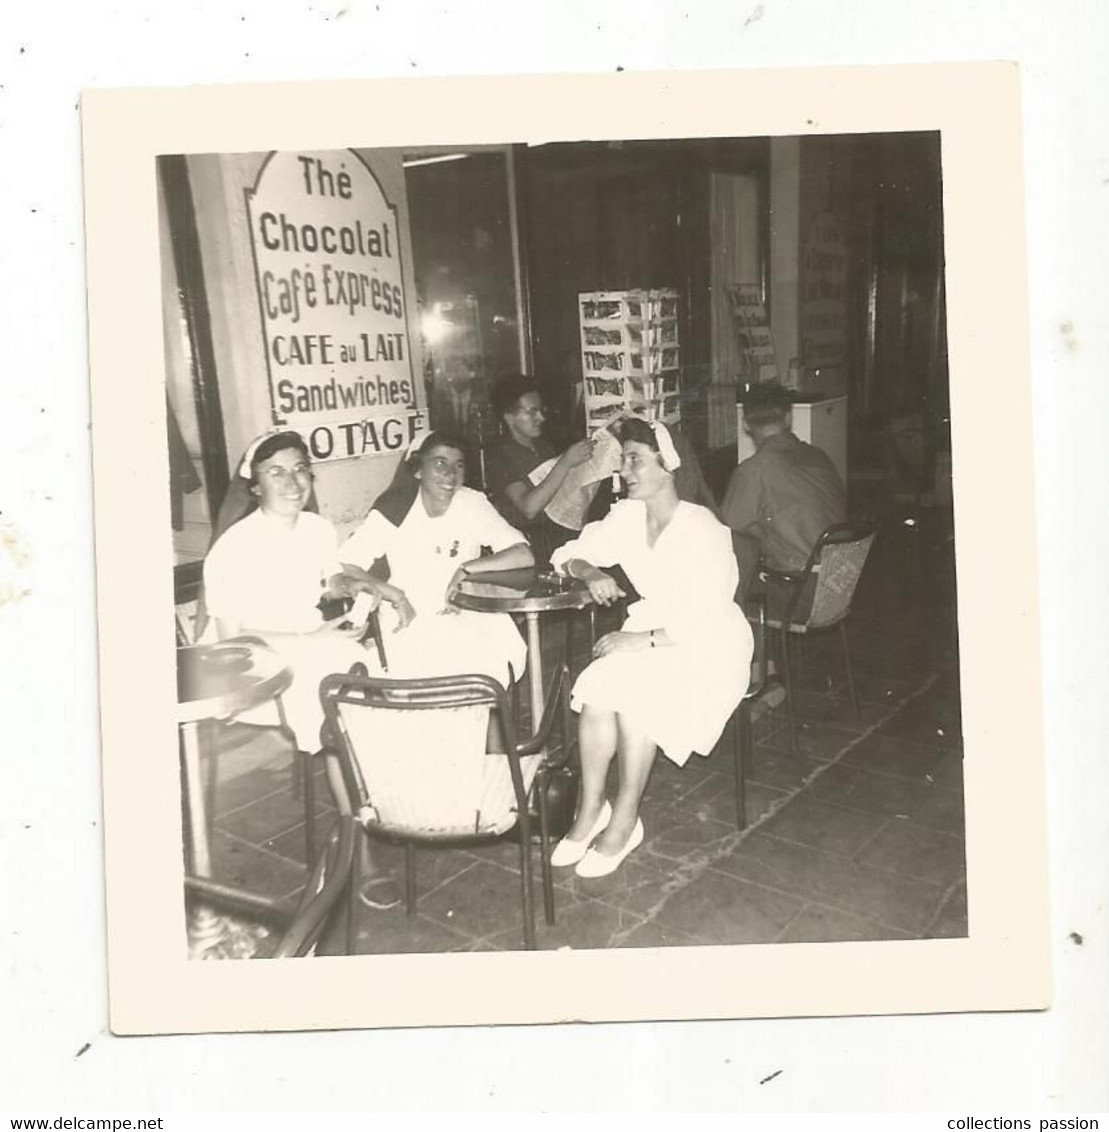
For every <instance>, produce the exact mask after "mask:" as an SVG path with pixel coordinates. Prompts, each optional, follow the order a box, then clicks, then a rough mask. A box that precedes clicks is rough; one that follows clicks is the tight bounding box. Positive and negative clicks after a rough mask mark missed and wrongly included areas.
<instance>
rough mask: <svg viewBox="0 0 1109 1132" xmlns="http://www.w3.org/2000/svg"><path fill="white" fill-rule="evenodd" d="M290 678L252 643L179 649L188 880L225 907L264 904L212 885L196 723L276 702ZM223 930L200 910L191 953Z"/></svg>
mask: <svg viewBox="0 0 1109 1132" xmlns="http://www.w3.org/2000/svg"><path fill="white" fill-rule="evenodd" d="M292 679H293V674H292V672H291V671H290V670H289V668H288V667H287V666H286V665H285V664H284V662H283V661H282V660H281V658H280V657H279V656H278V655H277V654H276V653H275V652H274V651H273V650H272V649H270V648H267V647H266V646H265V645H264V644H263V643H262V642H261V641H256V640H254V639H251V638H232V639H230V640H227V641H221V642H219V643H218V644H212V645H187V646H183V647H180V648H178V650H177V724H178V727H179V729H180V733H181V769H182V777H183V778H184V788H185V798H184V803H185V820H186V822H187V824H188V830H189V841H190V845H191V853H190V860H189V862H188V867H187V869H186V879H187V882H188V881H195V882H196V884H195V888H196V890H197V891H200V892H204V891H205V890H206V889H207V890H211V891H215V890H218V892H219V894H220V896H221V898H223V899H225V900H227V901H228V902H231V903H234V902H236V900H237V901H238V902H239V903H241V904H243V905H246V906H248V907H250V908H254V909H257V908H258V907H260V906H262V905H264V904H266V903H268V902H267V901H265V900H264V899H263V898H260V897H258V896H257V895H256V894H254V893H249V892H246V891H245V890H238V889H234V888H232V887H231V886H228V885H216V884H213V883H210V882H211V879H212V856H211V849H210V845H209V840H208V815H207V812H206V807H205V804H204V788H203V785H202V783H201V777H200V736H199V730H200V723H201V721H203V720H205V719H226V718H228V717H229V716H232V715H237V714H238V713H239V712H243V711H247V710H249V709H250V708H254V707H258V706H259V705H261V704H264V703H267V702H268V701H270V700H274V699H277V698H278V697H280V695H281V693H282V692H284V691H285V689H286V688H288V686H289V685H290V684H291V683H292ZM206 882H208V883H206ZM226 927H227V925H226V922H225V921H223V920H222V919H221V918H220V917H216V916H214V915H212V913H211V912H210V911H209V910H207V909H206V908H203V909H201V910H200V911H199V912H198V915H197V917H196V920H195V921H194V923H193V924H192V925H191V928H190V937H191V943H190V951H191V953H193V954H194V955H195V954H198V953H200V952H203V951H205V950H210V949H211V948H212V946H213V945H214V944H215V943H218V942H219V941H220V940H221V938H222V937H224V936H225V935H226Z"/></svg>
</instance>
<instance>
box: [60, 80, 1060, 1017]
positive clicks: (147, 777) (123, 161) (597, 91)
mask: <svg viewBox="0 0 1109 1132" xmlns="http://www.w3.org/2000/svg"><path fill="white" fill-rule="evenodd" d="M383 108H388V111H387V112H383ZM82 123H83V134H84V177H85V215H86V231H87V236H86V239H87V245H86V246H87V259H88V309H89V322H90V327H89V357H90V371H91V382H92V420H93V476H94V490H95V507H96V519H95V521H96V552H97V573H98V578H97V584H98V623H99V637H100V662H101V671H100V681H101V689H100V695H101V731H102V742H103V782H104V792H105V844H106V858H107V859H106V868H107V902H108V945H109V993H110V1014H111V1026H112V1030H113V1031H114V1032H115V1033H120V1034H123V1033H159V1032H162V1033H165V1032H204V1031H235V1030H270V1029H309V1028H343V1027H368V1026H375V1027H376V1026H403V1025H428V1024H476V1023H525V1022H553V1021H564V1020H575V1019H580V1020H606V1019H611V1020H616V1019H629V1020H631V1019H636V1020H647V1019H669V1018H729V1017H761V1016H793V1015H831V1014H878V1013H911V1012H947V1011H969V1010H975V1011H981V1010H1009V1009H1035V1008H1042V1007H1045V1006H1046V1005H1047V1004H1048V1001H1049V962H1048V937H1047V928H1048V924H1047V888H1046V883H1047V882H1046V863H1045V845H1044V840H1045V839H1044V807H1043V782H1042V779H1043V771H1042V721H1041V702H1040V701H1041V694H1040V670H1039V629H1038V610H1037V601H1036V553H1035V539H1034V527H1033V481H1032V461H1031V435H1032V434H1031V423H1030V412H1029V408H1030V402H1029V373H1028V343H1027V311H1026V301H1027V300H1026V268H1025V243H1024V215H1023V209H1024V202H1023V191H1022V171H1021V147H1020V109H1019V83H1018V73H1017V68H1016V66H1015V65H1012V64H952V65H946V64H945V65H927V66H924V65H915V66H905V67H858V68H854V67H852V68H817V69H804V70H795V69H789V70H785V69H783V70H779V71H746V72H738V71H737V72H725V71H720V72H704V73H698V74H692V73H673V72H671V73H658V74H627V73H625V74H618V75H601V76H598V75H592V76H578V75H575V76H543V77H527V78H507V79H506V78H500V79H472V78H460V79H431V80H410V81H409V80H371V81H366V82H341V83H310V84H309V83H305V84H281V85H258V86H212V87H196V88H179V89H169V88H166V89H143V90H137V89H136V90H94V91H89V92H86V93H85V95H84V97H83V100H82ZM906 130H939V131H940V132H941V136H942V143H941V144H942V156H943V194H944V227H945V250H946V269H947V306H948V342H949V350H950V379H951V415H952V440H953V448H954V453H953V480H954V495H955V508H956V514H955V518H956V535H957V538H956V546H957V554H958V608H959V647H960V658H961V671H962V710H963V733H964V741H965V760H966V761H965V783H966V812H967V829H966V846H967V887H968V900H969V910H970V935H969V938H967V939H962V940H935V941H907V942H882V943H820V944H777V945H766V946H761V945H759V946H755V945H751V946H742V947H700V948H697V949H696V950H695V951H691V950H690V949H688V948H684V947H674V948H666V949H657V950H637V949H622V950H614V951H572V952H567V951H560V952H539V953H530V954H529V953H523V952H512V953H504V954H501V953H495V954H494V953H478V954H449V955H431V956H418V955H386V956H374V957H355V958H329V959H317V960H308V961H298V960H281V961H258V962H224V963H197V962H189V961H188V960H187V958H186V954H185V930H184V911H183V901H182V892H181V883H180V882H181V820H180V793H179V777H178V758H177V734H176V726H175V724H174V722H173V720H174V703H175V694H176V684H175V667H174V651H173V641H172V636H171V635H170V633H169V629H168V626H169V623H170V607H171V605H172V602H173V589H172V554H171V546H170V537H169V531H170V525H169V491H168V476H167V473H166V468H167V465H166V452H165V401H164V392H163V373H164V358H163V338H162V312H161V295H160V282H159V280H160V274H159V248H158V223H157V205H156V174H155V161H154V159H155V157H156V156H157V155H158V154H163V153H168V154H173V153H211V152H227V153H238V152H257V151H266V150H270V149H312V150H322V149H344V148H347V147H371V148H378V147H390V146H397V147H407V146H415V145H434V144H444V145H445V144H450V145H458V144H481V143H491V144H495V143H504V142H516V141H525V140H532V141H552V140H566V141H576V140H592V139H597V140H600V139H635V138H652V137H698V136H700V137H712V136H741V135H742V136H762V135H774V136H782V135H798V134H843V133H860V132H886V131H906Z"/></svg>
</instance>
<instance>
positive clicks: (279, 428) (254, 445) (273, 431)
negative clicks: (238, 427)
mask: <svg viewBox="0 0 1109 1132" xmlns="http://www.w3.org/2000/svg"><path fill="white" fill-rule="evenodd" d="M281 432H291V433H293V434H294V435H295V436H300V433H299V432H297V430H296V429H295V428H289V426H288V425H274V426H273V428H268V429H266V431H265V432H264V433H262V435H261V436H257V437H255V438H254V439H253V440H252V441H251V442H250V446H249V447H248V448H247V450H246V451H245V452H244V453H243V461H242V463H241V464H240V465H239V475H240V476H242V478H243V479H244V480H248V479H250V465H251V464H253V463H254V454H255V452H257V451H258V449H259V448H260V447H261V445H262V443H263V441H266V440H269V438H270V437H271V436H277V434H278V433H281ZM300 439H301V443H302V444H303V443H304V437H303V436H301V437H300ZM304 446H305V448H307V447H308V445H307V444H305V445H304Z"/></svg>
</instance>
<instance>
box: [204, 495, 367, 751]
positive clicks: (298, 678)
mask: <svg viewBox="0 0 1109 1132" xmlns="http://www.w3.org/2000/svg"><path fill="white" fill-rule="evenodd" d="M341 570H342V566H341V565H340V563H339V556H338V533H337V532H336V530H335V528H334V527H333V526H332V525H331V524H330V523H329V522H328V521H327V520H326V519H324V518H323V517H322V516H320V515H316V514H313V513H312V512H310V511H302V512H301V513H300V514H299V515H298V516H297V521H296V523H295V525H294V526H292V527H291V528H290V527H286V526H284V525H283V524H282V523H281V522H280V521H279V520H277V519H275V518H273V517H272V516H270V515H267V514H266V513H265V512H264V511H262V510H261V509H258V510H256V511H252V512H251V513H250V514H249V515H247V516H246V517H245V518H243V519H240V520H239V521H238V522H237V523H236V524H235V525H234V526H233V527H230V528H228V530H227V531H225V532H224V534H223V535H222V536H221V537H220V538H219V539H218V540H217V542H216V544H215V546H213V547H212V549H211V550H210V551H209V553H208V557H207V558H206V559H205V562H204V599H205V603H206V605H207V609H208V612H209V614H210V615H211V616H212V617H214V618H219V619H221V620H226V621H229V622H231V623H232V624H234V625H237V626H239V627H240V628H241V630H242V631H244V632H250V633H254V634H257V635H258V636H260V637H262V639H263V640H266V641H267V643H269V644H270V645H271V646H272V647H273V648H274V650H275V651H276V652H277V653H279V654H280V655H281V657H282V659H283V660H284V661H285V663H286V664H287V665H288V666H289V667H290V668H291V669H292V672H293V682H292V684H291V685H290V687H289V688H288V689H287V690H286V691H285V693H284V695H283V696H282V701H283V703H284V706H285V716H286V719H287V721H288V723H289V726H290V727H291V728H292V729H293V731H294V732H295V733H296V736H297V744H298V746H299V747H300V748H301V750H304V751H309V752H313V753H314V752H315V751H317V750H318V749H319V746H320V743H319V731H320V725H321V724H322V723H323V710H322V709H321V707H320V700H319V686H320V681H321V680H322V679H323V678H324V677H325V676H327V675H329V674H331V673H333V672H347V671H348V670H349V669H350V666H351V665H352V664H354V663H355V662H357V661H361V662H363V663H366V664H367V665H368V666H370V667H371V668H372V667H373V665H374V664H375V663H376V656H375V654H373V653H370V652H367V651H366V650H365V649H364V648H362V646H361V645H359V644H358V643H357V641H354V640H352V639H351V638H349V637H343V636H338V635H333V634H330V633H317V632H316V631H315V630H317V629H319V628H320V626H321V625H322V624H323V615H322V614H321V613H320V611H319V609H317V608H316V606H317V604H318V602H319V600H320V597H321V595H322V594H323V591H324V587H325V585H326V583H327V580H328V578H331V577H333V576H334V575H335V574H338V573H339V572H340V571H341ZM270 634H282V635H281V636H277V637H271V636H270ZM285 634H289V635H285ZM240 719H243V720H245V721H248V722H251V723H259V724H260V723H274V722H276V711H275V710H274V709H272V708H260V709H258V710H257V711H255V712H250V713H246V714H244V715H242V716H240Z"/></svg>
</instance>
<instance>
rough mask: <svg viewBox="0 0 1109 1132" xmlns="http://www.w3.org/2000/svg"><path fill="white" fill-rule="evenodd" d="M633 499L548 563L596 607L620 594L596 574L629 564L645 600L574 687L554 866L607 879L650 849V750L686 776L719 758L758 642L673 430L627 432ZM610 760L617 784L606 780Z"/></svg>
mask: <svg viewBox="0 0 1109 1132" xmlns="http://www.w3.org/2000/svg"><path fill="white" fill-rule="evenodd" d="M620 435H621V441H622V446H623V465H622V468H621V475H622V476H623V478H624V481H625V482H626V484H627V487H628V498H627V499H626V500H624V501H622V502H620V503H617V504H616V505H615V506H614V507H613V508H612V510H611V511H610V512H609V513H608V515H607V516H605V518H604V519H602V520H601V521H600V522H597V523H590V524H588V525H587V526H586V527H585V529H584V530H583V531H582V533H581V535H580V537H579V538H577V539H575V540H574V541H573V542H569V543H567V544H566V545H565V546H562V547H560V548H559V549H558V550H557V551H555V553H554V555H553V556H552V558H551V565H552V566H553V567H554V568H555V569H556V570H559V571H561V572H565V573H569V574H571V575H572V576H573V577H575V578H581V579H582V580H583V581H584V582H585V583H586V584H587V585H588V586H589V592H590V593H591V594H592V596H593V598H594V600H595V601H597V602H599V603H600V604H602V605H609V604H612V603H613V602H614V601H616V600H618V599H619V598H620V597H622V596H624V595H623V592H622V591H621V590H620V588H619V587H618V585H617V583H616V582H615V580H614V579H613V578H612V577H611V575H609V574H607V573H605V571H604V570H603V569H601V567H604V566H617V565H618V566H620V567H621V568H622V569H623V570H624V572H625V573H626V574H627V576H628V579H629V580H630V581H631V583H632V585H633V586H634V587H635V589H636V590H637V591H638V593H639V594H640V597H641V600H640V601H637V602H635V603H634V604H633V605H632V606H631V607H630V609H629V611H628V617H627V620H626V621H625V622H624V624H623V626H622V627H621V629H620V630H619V631H618V632H615V633H609V634H607V635H606V636H604V637H602V638H601V639H600V640H599V641H598V642H597V644H596V647H595V649H594V656H595V658H596V659H595V660H594V661H593V663H592V664H590V665H589V667H588V668H586V670H585V671H584V672H583V673H582V674H581V676H580V677H579V678H578V680H577V681H576V683H575V684H574V690H573V707H574V709H575V710H576V711H580V712H581V720H580V723H579V732H578V735H579V745H580V749H581V768H582V779H581V797H580V800H579V803H578V812H577V816H576V817H575V819H574V824H573V825H572V826H571V828H570V830H569V832H568V833H567V835H566V837H565V838H563V840H562V841H560V842H559V844H558V845H557V846H556V848H555V851H554V853H553V854H552V858H551V860H552V863H554V864H556V865H573V864H576V865H577V870H576V871H577V873H578V874H579V875H580V876H587V877H589V876H592V877H596V876H605V875H607V874H608V873H611V872H613V871H614V870H615V869H616V868H617V867H618V866H619V865H620V863H621V862H622V861H623V860H624V858H625V857H626V856H627V855H628V854H629V853H630V852H631V851H632V850H633V849H635V848H636V847H637V846H638V845H639V844H640V843H641V842H642V840H643V835H644V831H643V822H642V820H641V819H640V817H639V803H640V800H641V798H642V796H643V792H644V790H645V789H646V786H647V778H648V775H649V774H650V771H651V766H652V764H653V763H654V759H655V752H656V751H657V750H658V749H660V748H661V749H662V752H663V754H664V755H666V756H667V758H669V759H671V760H672V761H674V762H675V763H677V764H678V765H679V766H682V765H684V763H685V762H686V760H687V759H688V758H689V756H690V754H691V753H693V752H696V753H697V754H701V755H707V754H709V753H711V751H712V749H713V747H714V746H715V744H716V741H717V740H718V739H719V737H720V734H721V732H722V731H723V729H724V726H725V724H726V723H727V721H728V719H729V717H730V716H731V713H732V712H733V711H734V710H735V708H736V706H737V705H738V703H739V701H740V700H741V699H742V697H743V695H744V693H745V692H746V690H747V683H748V680H749V677H750V666H751V653H752V649H753V639H752V636H751V630H750V627H749V626H748V624H747V621H746V620H745V618H744V616H743V613H742V612H741V610H740V608H739V606H737V605H736V604H735V603H734V601H733V596H734V594H735V591H736V584H737V581H738V579H737V570H736V562H735V557H734V555H733V552H732V540H731V536H730V534H729V531H728V528H727V527H725V526H723V525H722V524H721V523H720V522H719V520H717V519H716V518H715V517H714V516H713V514H712V513H711V512H710V511H709V510H708V509H707V508H705V507H701V506H698V505H697V504H694V503H685V502H682V501H681V500H679V498H678V494H677V491H676V490H675V487H674V475H673V473H674V471H675V469H676V468H677V467H678V466H679V463H680V461H679V459H678V456H677V453H676V452H675V450H674V445H673V442H672V440H671V439H670V435H669V433H668V432H667V430H666V427H665V426H664V425H661V424H657V423H656V424H648V423H647V422H645V421H641V420H634V419H633V420H629V421H626V422H625V423H624V424H623V426H622V427H621V433H620ZM613 758H615V759H616V761H617V767H618V769H619V787H618V791H617V794H616V798H615V799H614V801H613V802H612V803H611V804H610V803H609V802H608V801H607V800H606V798H605V782H606V779H607V776H608V771H609V766H610V764H611V763H612V760H613Z"/></svg>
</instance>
